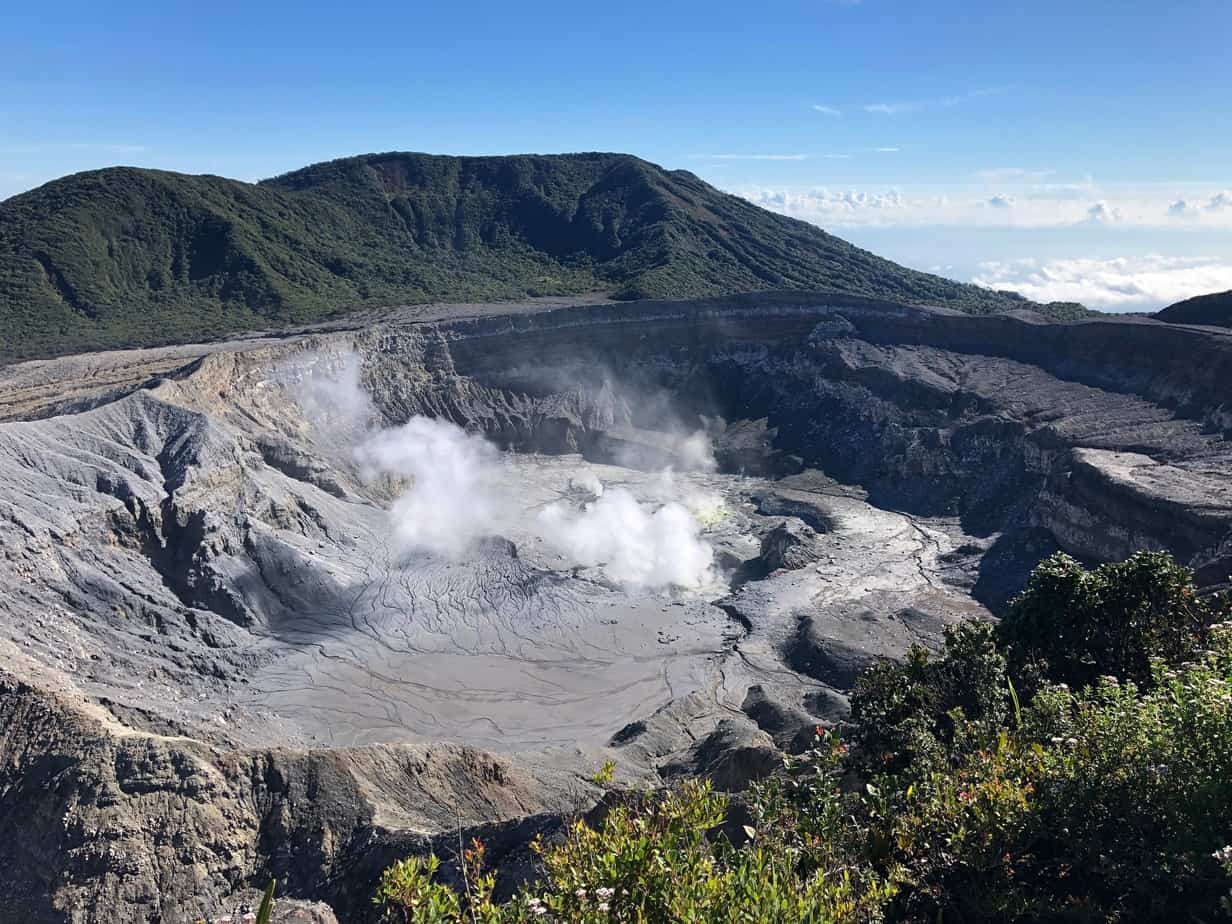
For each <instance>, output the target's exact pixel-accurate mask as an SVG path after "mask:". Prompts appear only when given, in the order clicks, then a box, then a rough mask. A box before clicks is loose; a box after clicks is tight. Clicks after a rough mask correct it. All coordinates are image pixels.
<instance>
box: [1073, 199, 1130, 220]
mask: <svg viewBox="0 0 1232 924" xmlns="http://www.w3.org/2000/svg"><path fill="white" fill-rule="evenodd" d="M1083 220H1084V221H1085V222H1087V223H1089V224H1093V225H1115V224H1119V223H1120V222H1122V221H1124V220H1125V216H1124V215H1123V214H1122V213H1121V210H1120V209H1119V208H1117V207H1116V206H1114V205H1109V204H1108V203H1107V202H1105V201H1104V200H1102V199H1101V200H1100V201H1099V202H1096V203H1094V204H1093V205H1092V206H1091V207H1090V208H1088V209H1087V215H1086V218H1085V219H1083Z"/></svg>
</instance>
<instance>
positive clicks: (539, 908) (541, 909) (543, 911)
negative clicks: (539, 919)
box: [534, 905, 548, 915]
mask: <svg viewBox="0 0 1232 924" xmlns="http://www.w3.org/2000/svg"><path fill="white" fill-rule="evenodd" d="M534 913H535V914H537V915H545V914H547V913H548V909H546V908H544V907H543V905H536V906H535V912H534Z"/></svg>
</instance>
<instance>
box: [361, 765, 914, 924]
mask: <svg viewBox="0 0 1232 924" xmlns="http://www.w3.org/2000/svg"><path fill="white" fill-rule="evenodd" d="M829 791H830V792H832V793H834V794H835V795H837V791H836V790H829ZM818 792H820V790H819V791H818ZM811 801H816V794H814V797H813V799H812V800H811ZM795 804H796V803H795V802H793V801H792V800H787V799H781V798H777V797H769V796H768V797H767V801H766V802H765V803H764V804H763V811H762V812H761V813H760V818H761V821H760V822H759V825H758V827H757V828H753V827H749V828H748V830H747V831H745V832H744V833H745V835H746V836H747V837H748V838H749V839H748V842H747V843H745V844H743V845H742V846H741V847H739V848H737V847H734V846H733V845H732V844H731V843H730V842H729V841H728V839H727V838H726V837H725V836H723V835H722V834H720V833H717V832H716V831H715V828H716V827H717V826H718V825H720V824H721V823H722V822H723V820H724V817H725V814H726V810H727V799H726V797H724V796H721V795H719V794H717V793H715V792H714V791H713V790H712V789H711V787H710V784H709V783H707V782H702V781H690V782H687V783H684V784H682V785H681V786H679V787H677V788H674V789H672V790H669V791H668V792H667V793H665V794H663V795H661V796H649V795H645V796H634V797H629V798H628V799H627V800H626V801H624V802H623V803H621V804H617V805H615V806H613V807H612V808H611V809H610V811H608V813H607V816H606V818H605V819H604V821H603V823H602V824H600V825H598V826H596V827H591V826H589V825H587V824H585V823H584V822H581V821H579V822H577V823H575V824H574V825H572V826H571V827H570V828H569V830H568V832H567V834H566V836H565V837H564V838H563V839H562V840H561V841H560V842H559V843H553V844H545V843H539V844H537V845H536V849H537V851H538V852H539V855H540V861H541V864H542V873H543V879H542V880H541V881H540V882H539V883H537V884H536V885H535V886H534V887H533V888H526V889H523V890H522V892H521V893H519V894H518V895H517V896H516V897H515V898H513V899H512V900H511V901H509V902H507V903H504V904H497V903H495V902H493V901H492V889H491V885H492V880H491V877H490V875H488V876H486V877H485V876H484V875H483V874H481V872H480V868H479V866H478V865H476V864H475V863H474V861H473V860H472V859H469V858H464V861H463V865H464V867H465V870H464V873H465V874H466V876H467V877H468V884H467V888H466V895H459V894H458V893H457V892H454V891H453V890H451V889H450V888H448V887H447V886H445V885H443V884H441V883H439V882H437V881H435V879H434V876H435V874H436V872H437V870H438V868H439V861H438V860H437V859H436V857H433V856H430V857H427V858H425V859H420V858H412V859H410V860H405V861H402V862H401V863H398V864H395V865H394V866H393V867H391V868H390V869H389V870H387V871H386V873H385V876H384V877H383V879H382V882H381V888H380V891H379V892H378V894H377V901H378V903H379V904H381V905H382V906H383V907H384V908H385V909H386V912H387V914H388V915H389V916H390V917H391V918H392V919H395V920H402V921H405V922H414V924H435V922H465V921H471V920H476V921H482V922H517V921H538V920H547V921H571V922H594V921H630V922H668V921H682V922H684V921H688V922H697V924H702V922H731V924H736V922H751V921H781V922H784V924H793V922H799V924H806V922H807V924H831V922H853V924H854V922H858V921H871V920H875V919H877V918H878V917H879V909H880V907H881V906H882V905H883V904H884V901H885V900H886V898H887V896H888V895H889V892H890V890H889V888H888V887H887V886H886V885H885V884H883V883H881V882H879V881H877V880H876V878H875V877H874V876H872V874H871V873H870V872H868V871H857V870H854V869H852V868H851V864H850V862H849V860H850V858H849V857H842V858H840V856H839V855H838V854H836V853H835V852H834V851H833V850H832V849H831V848H832V842H831V841H830V840H828V839H824V838H817V837H815V836H813V835H811V834H809V833H808V832H809V830H810V829H809V828H808V826H807V825H806V824H803V823H802V824H794V823H791V822H790V817H791V816H792V815H793V813H794V812H795V808H794V806H795ZM800 820H801V821H802V822H803V821H804V819H800ZM763 825H764V827H763ZM474 853H475V850H474V849H473V850H472V851H468V854H469V855H470V856H471V857H473V855H474Z"/></svg>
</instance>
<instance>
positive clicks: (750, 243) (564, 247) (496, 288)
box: [0, 153, 1083, 359]
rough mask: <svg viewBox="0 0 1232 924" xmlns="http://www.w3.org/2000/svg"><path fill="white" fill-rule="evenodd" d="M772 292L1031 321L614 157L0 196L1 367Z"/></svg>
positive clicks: (156, 181)
mask: <svg viewBox="0 0 1232 924" xmlns="http://www.w3.org/2000/svg"><path fill="white" fill-rule="evenodd" d="M779 288H790V289H832V290H838V291H842V292H849V293H859V294H864V295H874V296H883V297H887V298H893V299H898V300H904V301H913V302H926V303H933V304H947V305H951V306H954V307H957V308H961V309H963V310H966V311H972V312H978V313H987V312H995V311H1002V310H1006V309H1007V308H1014V307H1038V306H1031V305H1030V303H1028V302H1025V301H1023V300H1022V299H1020V298H1018V297H1016V296H1012V295H1008V294H1005V293H994V292H990V291H987V290H984V289H979V288H976V287H973V286H969V285H963V284H960V283H956V282H952V281H950V280H946V279H942V278H940V277H937V276H931V275H928V274H926V273H919V272H915V271H913V270H908V269H905V268H904V267H901V266H898V265H896V264H894V263H891V262H889V261H887V260H883V259H881V258H879V257H876V256H874V255H873V254H871V253H868V252H867V251H864V250H860V249H859V248H857V247H854V246H852V245H851V244H848V243H847V242H845V241H843V240H840V239H839V238H836V237H833V236H831V235H829V234H826V233H825V232H824V231H821V230H820V229H818V228H816V227H814V226H812V225H809V224H806V223H804V222H801V221H797V220H794V219H791V218H786V217H783V216H781V215H777V214H774V213H772V212H767V211H765V210H764V209H760V208H758V207H756V206H754V205H752V204H750V203H748V202H745V201H744V200H742V199H739V198H736V197H734V196H730V195H726V194H724V193H721V192H719V191H718V190H716V189H714V188H713V187H711V186H709V185H707V184H706V183H704V182H702V181H701V180H699V179H698V178H697V177H695V176H693V175H692V174H690V173H687V172H684V171H665V170H663V169H661V168H659V167H656V166H654V165H653V164H649V163H647V162H645V161H642V160H639V159H637V158H635V157H631V156H628V155H622V154H569V155H556V156H512V157H446V156H434V155H427V154H406V153H390V154H372V155H364V156H361V157H352V158H347V159H344V160H338V161H332V162H329V163H323V164H317V165H315V166H312V167H307V168H305V169H303V170H299V171H297V172H294V173H290V174H286V175H284V176H281V177H277V178H274V179H271V180H266V181H264V182H262V183H259V184H255V185H254V184H249V183H242V182H239V181H235V180H228V179H224V178H222V177H215V176H187V175H183V174H177V173H168V172H163V171H157V170H145V169H136V168H119V167H117V168H111V169H106V170H98V171H92V172H88V173H80V174H75V175H73V176H68V177H64V178H63V179H60V180H56V181H54V182H51V183H48V184H47V185H45V186H42V187H40V188H39V189H36V190H33V191H31V192H28V193H24V194H22V195H19V196H14V197H13V198H11V199H8V200H5V201H4V202H0V359H13V358H17V357H22V356H35V355H46V354H50V353H58V352H68V351H75V350H86V349H94V348H102V347H118V346H135V345H149V344H157V343H167V342H174V341H181V340H186V339H196V338H203V337H212V336H218V335H221V334H225V333H230V332H234V331H239V330H244V329H253V328H264V327H272V326H280V325H288V324H295V323H304V322H309V321H314V320H320V319H323V318H328V317H337V316H341V315H343V314H346V313H347V312H349V311H353V310H356V309H358V308H362V307H374V306H381V305H390V304H405V303H415V302H423V301H454V300H478V299H484V300H497V299H502V298H513V297H522V296H526V295H538V294H544V295H546V294H574V293H580V292H587V291H605V292H611V293H614V294H616V295H617V296H619V297H623V298H637V297H656V298H684V297H693V296H703V295H715V294H723V293H731V292H739V291H752V290H758V289H779ZM1045 311H1046V313H1051V314H1053V315H1054V316H1075V315H1079V314H1082V313H1083V310H1082V309H1081V308H1078V307H1077V306H1072V305H1069V306H1048V308H1046V309H1045Z"/></svg>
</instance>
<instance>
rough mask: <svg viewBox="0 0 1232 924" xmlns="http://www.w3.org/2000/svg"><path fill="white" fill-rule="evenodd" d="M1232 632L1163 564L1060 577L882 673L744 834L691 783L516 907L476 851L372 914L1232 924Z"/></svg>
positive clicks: (573, 845)
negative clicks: (939, 648)
mask: <svg viewBox="0 0 1232 924" xmlns="http://www.w3.org/2000/svg"><path fill="white" fill-rule="evenodd" d="M1230 614H1232V604H1230V602H1229V600H1228V599H1227V598H1226V597H1223V596H1212V597H1206V598H1202V597H1199V596H1198V594H1197V592H1196V590H1195V587H1194V585H1193V582H1192V577H1191V575H1190V574H1189V572H1188V571H1186V570H1185V569H1183V568H1181V567H1179V566H1178V565H1177V564H1176V563H1175V562H1174V561H1173V560H1172V559H1171V558H1169V557H1168V556H1166V555H1162V554H1156V553H1141V554H1139V555H1136V556H1134V557H1133V558H1131V559H1130V560H1129V561H1127V562H1124V563H1121V564H1115V565H1105V566H1102V567H1100V568H1097V569H1095V570H1094V571H1087V570H1085V569H1083V568H1082V567H1081V566H1080V565H1078V563H1076V562H1075V561H1073V560H1072V559H1070V558H1068V557H1066V556H1064V555H1057V556H1054V557H1053V558H1051V559H1048V560H1046V561H1045V562H1043V563H1042V564H1041V565H1040V566H1039V568H1038V569H1037V570H1036V572H1035V574H1034V576H1033V577H1032V580H1031V582H1030V584H1029V586H1028V587H1027V589H1026V590H1025V591H1024V592H1023V594H1022V595H1020V596H1019V597H1018V598H1017V600H1015V601H1014V603H1013V604H1012V606H1011V609H1010V611H1009V613H1008V614H1007V616H1006V618H1005V619H1004V620H1003V621H1002V622H1001V623H1000V624H999V625H997V626H994V625H992V624H989V623H975V622H970V623H965V624H962V625H960V626H958V627H955V628H953V629H952V630H951V631H950V633H949V635H948V637H947V642H946V647H945V650H944V651H943V652H942V653H941V654H940V655H939V656H933V655H930V654H929V653H927V652H925V651H924V650H922V649H915V650H913V651H912V652H911V653H910V655H909V656H908V658H907V659H906V661H905V662H904V663H902V664H895V663H888V662H887V663H885V664H881V665H879V666H877V667H874V668H873V669H871V670H870V671H868V672H867V673H866V674H865V675H864V676H863V677H862V679H861V681H860V683H859V686H858V688H857V690H856V692H855V694H854V697H853V702H852V716H851V722H850V723H849V725H848V726H847V727H845V728H843V729H841V730H840V731H837V732H824V731H822V730H820V729H819V737H818V739H817V744H816V746H815V747H814V748H813V749H812V750H810V751H808V752H806V753H804V754H801V755H798V756H797V757H794V758H791V759H789V760H788V762H787V765H786V767H785V768H784V771H783V772H782V773H780V774H777V775H775V776H774V777H773V778H771V779H769V780H767V781H765V782H763V783H762V784H760V785H759V786H757V787H756V788H755V789H754V790H753V791H752V793H751V795H750V796H749V797H748V799H747V802H742V803H741V804H740V809H741V811H739V812H737V811H735V810H734V809H735V808H736V805H735V804H733V803H731V802H729V800H728V798H727V797H723V796H720V795H718V794H716V793H715V792H713V791H712V790H711V788H710V787H709V785H708V784H706V783H704V782H699V781H691V782H688V783H685V784H683V785H681V786H678V787H676V788H674V789H671V790H669V791H668V792H666V793H661V794H651V793H647V794H631V795H630V794H625V795H616V794H613V796H612V802H611V805H610V806H609V808H608V811H607V813H606V817H605V818H604V819H603V820H602V821H599V822H596V823H595V824H594V825H593V826H592V825H588V824H586V823H584V822H580V821H579V822H578V823H576V824H575V825H574V826H573V827H572V828H571V829H570V830H569V831H568V832H567V833H566V834H565V835H564V836H563V837H561V838H558V839H556V840H554V841H552V842H549V843H541V844H539V846H538V853H539V858H540V870H539V873H540V878H539V879H538V881H536V882H533V883H531V884H529V885H527V886H524V887H523V888H522V889H521V891H520V892H519V893H518V894H517V895H515V896H513V897H512V898H511V899H510V900H509V901H505V902H498V901H495V900H494V899H493V887H494V884H495V883H494V879H493V877H492V875H491V874H490V873H488V872H485V871H484V869H483V851H482V845H479V844H476V845H473V846H472V849H471V850H470V851H468V852H466V853H465V855H464V858H463V860H462V863H461V867H462V869H461V872H462V874H463V877H462V878H463V882H464V884H465V885H464V887H462V888H460V889H459V890H454V889H452V888H450V887H449V886H448V885H446V884H444V883H443V882H442V881H441V880H440V877H439V867H440V864H439V862H438V861H437V859H436V858H435V857H428V858H411V859H408V860H405V861H402V862H400V863H397V864H395V865H394V866H392V867H390V869H389V870H387V871H386V873H385V875H384V877H383V878H382V881H381V885H380V890H379V892H378V894H377V896H376V901H377V903H378V905H379V906H381V907H382V908H383V909H384V910H385V913H386V914H387V916H388V917H389V919H391V920H395V921H402V922H406V924H427V922H459V924H460V922H465V921H483V922H493V924H494V922H528V921H571V922H598V921H624V922H699V924H700V922H737V921H740V922H754V921H784V922H861V921H901V922H920V924H925V922H929V924H931V922H937V921H943V922H944V921H980V922H985V921H1005V922H1011V921H1012V922H1027V921H1033V922H1034V921H1049V922H1052V921H1055V922H1113V921H1163V920H1168V921H1193V922H1209V921H1214V920H1219V919H1225V918H1226V917H1228V916H1230V915H1232V892H1230V888H1232V846H1229V844H1230V843H1232V622H1228V621H1227V619H1228V617H1229V615H1230ZM746 822H747V823H746Z"/></svg>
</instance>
